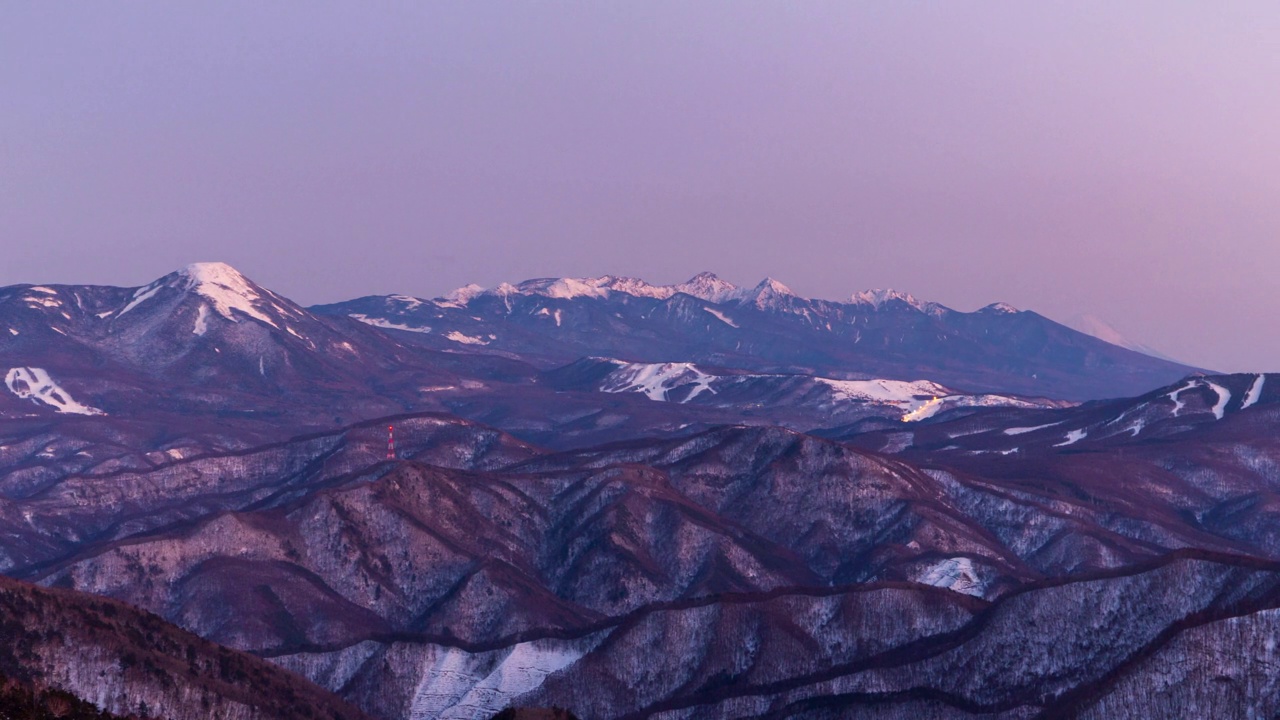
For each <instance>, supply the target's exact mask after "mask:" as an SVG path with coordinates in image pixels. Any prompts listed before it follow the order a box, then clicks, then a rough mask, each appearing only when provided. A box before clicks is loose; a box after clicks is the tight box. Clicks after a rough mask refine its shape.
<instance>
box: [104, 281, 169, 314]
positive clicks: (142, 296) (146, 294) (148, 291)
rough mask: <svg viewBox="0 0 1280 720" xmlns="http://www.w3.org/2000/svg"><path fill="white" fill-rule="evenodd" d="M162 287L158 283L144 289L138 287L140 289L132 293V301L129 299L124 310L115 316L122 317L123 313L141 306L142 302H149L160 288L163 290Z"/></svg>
mask: <svg viewBox="0 0 1280 720" xmlns="http://www.w3.org/2000/svg"><path fill="white" fill-rule="evenodd" d="M163 287H164V285H161V284H159V283H156V284H155V285H148V286H146V287H140V288H138V289H137V290H136V291H135V292H134V293H133V299H131V300H130V301H129V304H128V305H125V306H124V309H122V310H121V311H120V312H119V313H118V314H117V315H116V317H120V316H121V315H124V314H125V313H127V312H129V311H130V310H132V309H134V308H136V307H138V306H139V305H141V304H142V303H144V302H146V301H148V300H150V299H151V298H152V297H153V296H155V294H156V293H158V292H160V290H161V288H163Z"/></svg>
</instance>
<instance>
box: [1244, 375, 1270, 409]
mask: <svg viewBox="0 0 1280 720" xmlns="http://www.w3.org/2000/svg"><path fill="white" fill-rule="evenodd" d="M1266 381H1267V376H1266V375H1259V376H1258V377H1257V379H1255V380H1254V381H1253V385H1250V386H1249V392H1248V393H1246V394H1245V396H1244V402H1243V403H1241V405H1240V409H1241V410H1244V409H1245V408H1247V407H1252V406H1254V405H1256V404H1257V403H1258V400H1259V399H1261V398H1262V385H1263V383H1265V382H1266Z"/></svg>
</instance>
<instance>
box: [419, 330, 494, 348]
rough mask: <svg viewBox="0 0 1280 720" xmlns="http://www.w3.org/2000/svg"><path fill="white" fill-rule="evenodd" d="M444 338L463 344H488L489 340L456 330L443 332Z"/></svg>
mask: <svg viewBox="0 0 1280 720" xmlns="http://www.w3.org/2000/svg"><path fill="white" fill-rule="evenodd" d="M428 332H430V328H428ZM445 338H447V339H449V340H452V341H454V342H456V343H462V344H463V345H488V344H489V341H488V340H485V339H484V338H480V337H475V336H473V335H463V334H462V333H460V332H458V331H457V330H450V331H449V332H448V333H446V334H445Z"/></svg>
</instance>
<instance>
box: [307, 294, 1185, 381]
mask: <svg viewBox="0 0 1280 720" xmlns="http://www.w3.org/2000/svg"><path fill="white" fill-rule="evenodd" d="M312 309H313V310H314V311H316V312H319V313H324V314H328V315H339V316H347V317H352V318H355V319H358V320H361V321H362V322H365V323H368V324H370V325H373V326H377V327H381V328H385V329H387V330H389V331H391V332H395V333H398V334H399V336H400V337H401V338H402V339H403V340H405V341H406V342H414V343H416V344H420V345H423V346H426V347H434V348H439V349H462V348H467V349H468V350H470V351H472V352H493V353H514V354H516V355H519V356H521V357H523V358H526V359H528V360H530V361H531V362H535V363H538V364H539V365H541V366H543V367H549V366H554V365H560V364H565V363H568V362H570V361H573V360H576V359H578V358H581V357H592V356H593V357H607V358H619V359H625V360H629V361H638V362H648V363H654V362H671V361H683V362H692V363H700V364H706V365H711V366H717V367H729V368H734V369H738V370H745V371H750V372H756V373H799V374H807V375H818V376H822V377H829V378H834V379H868V378H886V379H893V380H906V381H912V380H919V379H922V378H923V379H928V380H932V381H934V382H938V383H941V384H943V385H947V386H951V387H956V388H963V389H965V390H967V391H970V392H978V393H994V394H1010V393H1012V394H1020V395H1030V396H1035V397H1052V398H1058V399H1065V400H1088V399H1097V398H1104V397H1118V396H1124V395H1132V394H1135V393H1140V392H1144V391H1146V390H1150V389H1151V388H1154V387H1158V386H1161V385H1164V384H1166V383H1169V382H1173V381H1174V380H1177V379H1178V378H1181V377H1183V376H1185V375H1186V374H1188V373H1189V372H1192V370H1193V369H1192V368H1189V367H1187V366H1185V365H1180V364H1178V363H1175V362H1172V361H1169V360H1165V359H1161V358H1155V357H1151V356H1150V355H1144V354H1142V353H1140V352H1135V351H1134V350H1132V349H1129V348H1125V347H1120V346H1119V345H1113V344H1111V343H1109V342H1106V341H1105V340H1102V339H1099V338H1097V337H1093V336H1091V335H1087V334H1085V333H1082V332H1078V331H1076V330H1072V329H1070V328H1068V327H1066V326H1064V325H1060V324H1058V323H1056V322H1053V321H1052V320H1049V319H1048V318H1045V317H1043V316H1041V315H1038V314H1036V313H1034V312H1031V311H1020V310H1017V309H1015V308H1013V307H1011V306H1009V305H1006V304H1003V303H995V304H992V305H989V306H987V307H984V308H982V309H981V310H978V311H976V312H970V313H966V312H958V311H955V310H952V309H950V308H947V307H944V306H942V305H939V304H938V303H932V302H922V301H919V300H917V299H915V298H914V297H912V296H911V295H907V294H905V293H899V292H894V291H889V290H879V291H869V292H860V293H856V294H854V295H852V296H851V297H850V298H849V299H847V300H844V301H838V302H837V301H829V300H819V299H811V298H804V297H800V296H797V295H796V294H795V293H793V292H792V291H791V290H789V289H788V288H787V287H786V286H785V285H783V284H782V283H780V282H778V281H776V280H773V279H766V280H764V281H763V282H761V283H760V284H759V285H757V286H755V287H752V288H738V287H735V286H734V285H732V284H730V283H728V282H725V281H724V280H721V279H719V278H717V277H716V276H714V275H711V274H710V273H704V274H701V275H698V276H696V277H694V278H692V279H691V280H689V281H688V282H685V283H681V284H678V285H651V284H648V283H646V282H644V281H642V280H637V279H634V278H620V277H612V276H605V277H600V278H590V279H571V278H559V279H544V280H529V281H526V282H523V283H520V284H519V285H509V284H503V285H500V286H498V287H497V288H494V289H491V290H483V289H481V288H479V287H477V286H468V287H465V288H461V289H459V290H457V291H455V292H453V293H451V294H450V295H448V296H446V297H443V298H437V299H435V300H427V299H423V298H414V297H407V296H402V295H391V296H385V297H382V296H378V297H365V298H360V299H358V300H352V301H349V302H344V303H338V304H335V305H325V306H320V307H316V308H312Z"/></svg>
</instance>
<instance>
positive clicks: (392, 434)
mask: <svg viewBox="0 0 1280 720" xmlns="http://www.w3.org/2000/svg"><path fill="white" fill-rule="evenodd" d="M387 459H388V460H395V459H396V429H395V426H393V425H388V426H387Z"/></svg>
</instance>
